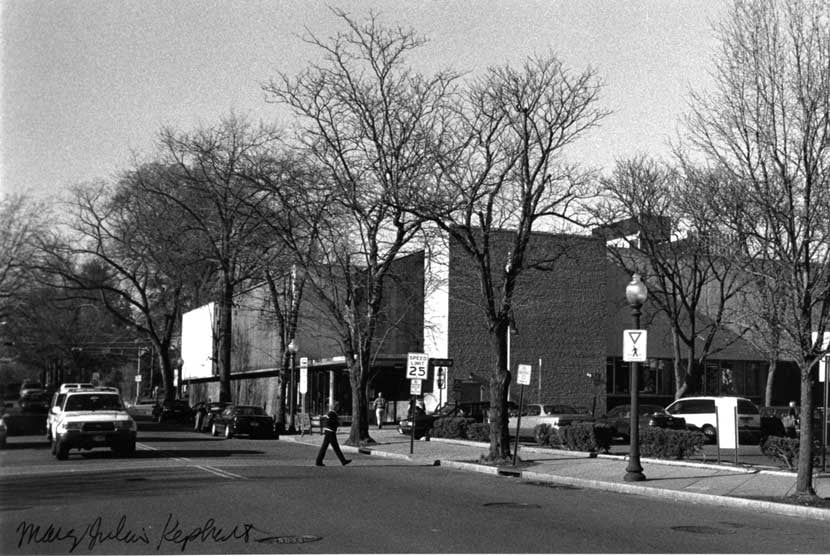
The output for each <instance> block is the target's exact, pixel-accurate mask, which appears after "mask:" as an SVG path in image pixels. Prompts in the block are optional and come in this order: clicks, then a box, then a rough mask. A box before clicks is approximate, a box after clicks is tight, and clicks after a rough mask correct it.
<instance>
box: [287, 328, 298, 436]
mask: <svg viewBox="0 0 830 556" xmlns="http://www.w3.org/2000/svg"><path fill="white" fill-rule="evenodd" d="M296 354H297V342H296V340H294V339H293V338H292V339H291V341H290V342H289V343H288V372H289V373H290V374H289V379H288V390H289V392H288V434H294V433H296V432H297V431H296V429H295V428H294V397H295V396H294V388H295V386H294V356H295V355H296Z"/></svg>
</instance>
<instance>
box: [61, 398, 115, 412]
mask: <svg viewBox="0 0 830 556" xmlns="http://www.w3.org/2000/svg"><path fill="white" fill-rule="evenodd" d="M114 409H121V398H120V397H119V396H118V395H117V394H79V395H75V396H71V397H70V398H69V399H67V400H66V407H65V408H64V410H65V411H111V410H114Z"/></svg>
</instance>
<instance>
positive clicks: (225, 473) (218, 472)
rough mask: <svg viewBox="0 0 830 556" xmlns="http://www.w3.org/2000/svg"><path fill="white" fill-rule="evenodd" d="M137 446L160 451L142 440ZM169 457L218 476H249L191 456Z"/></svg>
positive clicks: (227, 477) (225, 477)
mask: <svg viewBox="0 0 830 556" xmlns="http://www.w3.org/2000/svg"><path fill="white" fill-rule="evenodd" d="M136 446H140V447H141V448H142V449H144V450H151V451H155V452H157V451H159V449H158V448H156V447H154V446H150V445H148V444H142V443H140V442H138V443H136ZM168 459H171V460H173V461H176V462H178V463H181V464H183V465H185V466H187V467H195V468H196V469H201V470H202V471H205V472H207V473H211V474H213V475H216V476H218V477H222V478H223V479H246V478H247V477H245V476H243V475H237V474H236V473H231V472H230V471H225V470H224V469H219V468H216V467H213V466H212V465H202V464H198V463H196V462H195V461H193V460H192V459H190V458H182V457H179V456H168Z"/></svg>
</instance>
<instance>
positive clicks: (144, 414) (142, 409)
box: [124, 398, 159, 421]
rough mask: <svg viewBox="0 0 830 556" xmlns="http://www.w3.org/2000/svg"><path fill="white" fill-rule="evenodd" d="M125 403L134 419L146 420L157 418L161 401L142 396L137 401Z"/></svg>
mask: <svg viewBox="0 0 830 556" xmlns="http://www.w3.org/2000/svg"><path fill="white" fill-rule="evenodd" d="M124 405H125V407H126V408H127V413H129V414H130V415H131V416H132V418H133V419H137V420H143V421H146V420H149V419H154V418H155V416H156V412H157V411H158V406H159V402H158V400H156V399H155V398H141V399H139V400H138V401H137V402H125V403H124Z"/></svg>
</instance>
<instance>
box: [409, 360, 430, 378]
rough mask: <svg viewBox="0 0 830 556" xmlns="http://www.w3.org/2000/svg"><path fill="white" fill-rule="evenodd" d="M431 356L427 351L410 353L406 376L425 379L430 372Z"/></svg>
mask: <svg viewBox="0 0 830 556" xmlns="http://www.w3.org/2000/svg"><path fill="white" fill-rule="evenodd" d="M428 365H429V357H427V354H426V353H410V354H407V357H406V378H408V379H410V380H415V379H417V380H424V379H425V378H427V374H428V372H429V369H428Z"/></svg>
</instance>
